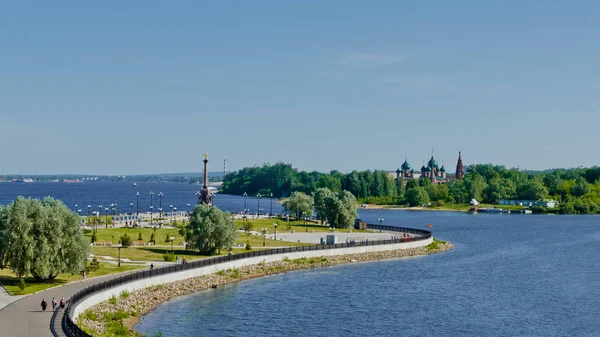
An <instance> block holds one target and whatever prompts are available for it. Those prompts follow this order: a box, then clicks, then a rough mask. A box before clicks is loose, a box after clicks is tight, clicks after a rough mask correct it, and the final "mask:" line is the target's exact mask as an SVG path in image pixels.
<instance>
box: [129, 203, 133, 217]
mask: <svg viewBox="0 0 600 337" xmlns="http://www.w3.org/2000/svg"><path fill="white" fill-rule="evenodd" d="M129 214H131V215H133V202H130V203H129Z"/></svg>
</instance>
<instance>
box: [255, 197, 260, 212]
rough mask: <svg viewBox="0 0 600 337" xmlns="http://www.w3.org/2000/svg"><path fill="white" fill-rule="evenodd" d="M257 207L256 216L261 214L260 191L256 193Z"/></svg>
mask: <svg viewBox="0 0 600 337" xmlns="http://www.w3.org/2000/svg"><path fill="white" fill-rule="evenodd" d="M256 201H257V207H256V217H257V218H258V217H259V216H260V193H258V194H257V195H256Z"/></svg>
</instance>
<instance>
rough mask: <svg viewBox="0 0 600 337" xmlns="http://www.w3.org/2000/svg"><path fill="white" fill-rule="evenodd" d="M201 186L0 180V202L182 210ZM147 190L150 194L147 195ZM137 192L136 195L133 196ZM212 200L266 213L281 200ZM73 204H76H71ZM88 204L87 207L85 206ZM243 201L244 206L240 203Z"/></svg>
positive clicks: (278, 206)
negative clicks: (44, 201)
mask: <svg viewBox="0 0 600 337" xmlns="http://www.w3.org/2000/svg"><path fill="white" fill-rule="evenodd" d="M201 188H202V186H200V185H193V184H182V183H137V186H133V184H132V183H125V182H122V183H116V182H102V181H85V182H82V183H71V184H66V183H50V182H47V183H0V205H7V204H9V203H11V202H12V201H13V200H15V199H16V198H17V197H18V196H24V197H31V198H43V197H46V196H51V197H54V198H56V199H59V200H61V201H62V202H64V203H65V204H66V205H67V206H68V207H69V208H71V209H72V210H74V211H76V210H77V209H79V210H81V213H80V214H81V215H86V214H88V213H91V212H94V211H97V210H98V209H99V206H100V205H102V208H107V207H108V208H111V207H110V205H111V204H117V207H116V208H117V210H118V212H120V213H126V212H131V211H133V212H136V211H137V210H138V207H139V211H140V212H149V211H150V205H151V204H152V206H154V211H155V212H158V208H159V207H160V206H161V198H160V197H159V193H162V194H163V195H164V197H163V198H162V208H163V211H165V212H168V211H169V210H170V205H173V208H177V210H179V211H184V210H186V209H188V204H189V205H190V206H189V209H191V207H193V206H194V205H195V204H196V202H197V201H198V197H197V196H196V192H198V191H199V190H200V189H201ZM150 192H154V196H153V197H152V198H151V197H150ZM136 193H139V194H140V195H139V197H138V196H136ZM213 203H214V204H215V205H216V206H217V207H219V208H221V209H223V210H226V211H228V212H239V211H242V210H243V209H244V208H247V209H249V210H250V213H256V210H257V209H258V208H259V207H260V209H262V211H261V213H269V212H270V211H271V207H272V209H273V213H275V214H276V213H280V212H281V204H280V203H278V202H277V200H276V199H271V198H264V197H263V198H260V200H259V199H257V198H256V197H255V196H251V197H246V198H244V197H237V196H231V195H221V194H216V195H215V196H214V197H213ZM75 205H77V207H76V206H75ZM88 205H89V206H90V207H88ZM244 205H246V207H244Z"/></svg>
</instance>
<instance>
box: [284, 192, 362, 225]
mask: <svg viewBox="0 0 600 337" xmlns="http://www.w3.org/2000/svg"><path fill="white" fill-rule="evenodd" d="M284 207H285V208H286V209H288V210H289V211H290V212H292V214H296V218H298V219H300V218H301V217H302V215H303V214H306V215H311V214H312V213H313V209H314V210H315V211H316V213H317V214H316V215H317V219H319V220H321V222H322V223H324V222H327V224H328V225H330V226H331V227H334V228H349V227H351V226H352V225H354V220H356V215H357V214H356V198H355V197H354V195H352V193H350V192H348V191H340V192H333V191H331V190H330V189H328V188H319V189H317V190H316V191H315V193H314V197H312V196H309V195H307V194H305V193H304V192H294V193H292V196H291V197H290V198H289V200H287V201H286V202H285V203H284Z"/></svg>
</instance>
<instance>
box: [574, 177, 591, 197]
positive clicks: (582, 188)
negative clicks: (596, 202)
mask: <svg viewBox="0 0 600 337" xmlns="http://www.w3.org/2000/svg"><path fill="white" fill-rule="evenodd" d="M590 191H591V189H590V183H588V182H587V180H585V179H584V178H578V179H577V181H576V182H575V185H573V186H571V189H570V192H571V194H572V195H573V196H575V197H581V196H584V195H586V194H588V193H590Z"/></svg>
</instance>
